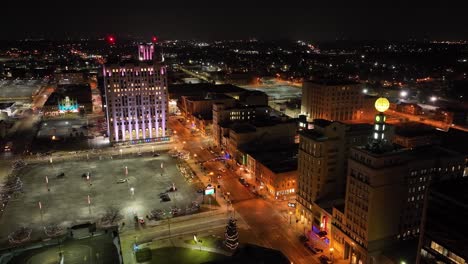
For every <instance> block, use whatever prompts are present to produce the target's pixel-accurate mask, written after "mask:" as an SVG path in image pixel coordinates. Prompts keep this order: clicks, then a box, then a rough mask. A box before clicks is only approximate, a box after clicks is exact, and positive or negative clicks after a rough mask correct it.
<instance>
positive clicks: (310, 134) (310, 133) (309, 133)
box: [299, 129, 328, 141]
mask: <svg viewBox="0 0 468 264" xmlns="http://www.w3.org/2000/svg"><path fill="white" fill-rule="evenodd" d="M299 134H301V135H303V136H304V137H307V138H310V139H313V140H316V141H319V140H323V141H325V140H327V139H328V137H327V136H325V135H323V134H322V133H320V132H317V131H316V130H315V129H306V130H303V131H301V132H299Z"/></svg>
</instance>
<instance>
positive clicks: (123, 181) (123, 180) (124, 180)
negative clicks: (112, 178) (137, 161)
mask: <svg viewBox="0 0 468 264" xmlns="http://www.w3.org/2000/svg"><path fill="white" fill-rule="evenodd" d="M127 181H128V179H127V178H125V179H119V180H118V181H117V183H126V182H127Z"/></svg>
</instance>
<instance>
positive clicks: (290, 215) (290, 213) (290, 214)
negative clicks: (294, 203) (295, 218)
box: [289, 211, 292, 224]
mask: <svg viewBox="0 0 468 264" xmlns="http://www.w3.org/2000/svg"><path fill="white" fill-rule="evenodd" d="M291 217H292V212H291V211H289V224H291Z"/></svg>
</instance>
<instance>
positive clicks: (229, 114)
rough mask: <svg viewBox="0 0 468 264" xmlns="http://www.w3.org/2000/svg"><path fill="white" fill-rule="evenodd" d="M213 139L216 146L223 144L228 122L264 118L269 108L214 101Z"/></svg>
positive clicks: (268, 112)
mask: <svg viewBox="0 0 468 264" xmlns="http://www.w3.org/2000/svg"><path fill="white" fill-rule="evenodd" d="M212 111H213V139H214V143H215V144H216V145H217V146H222V145H225V144H223V138H225V137H227V136H229V129H227V128H228V127H229V126H230V124H233V123H249V122H250V123H252V122H254V121H256V120H262V119H266V118H267V117H268V116H269V114H270V112H271V109H270V108H269V107H268V106H249V105H240V104H238V103H237V102H234V101H231V102H224V103H215V104H214V105H213V110H212Z"/></svg>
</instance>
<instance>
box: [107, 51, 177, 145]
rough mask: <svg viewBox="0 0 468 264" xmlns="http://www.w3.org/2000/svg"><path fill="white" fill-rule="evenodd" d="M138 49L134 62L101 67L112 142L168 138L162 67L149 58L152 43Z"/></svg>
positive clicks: (134, 141) (164, 81)
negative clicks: (142, 48)
mask: <svg viewBox="0 0 468 264" xmlns="http://www.w3.org/2000/svg"><path fill="white" fill-rule="evenodd" d="M151 47H153V48H151ZM140 48H141V47H140V46H139V47H138V51H139V58H138V59H139V60H138V61H132V62H121V63H115V64H106V65H105V66H104V68H103V74H104V86H105V95H106V114H107V123H108V133H109V138H110V141H111V142H113V143H128V144H137V143H144V142H160V141H168V140H169V137H168V133H167V127H166V122H167V112H168V103H167V98H168V93H167V76H166V67H165V66H164V65H162V64H160V63H159V62H155V61H154V60H153V54H154V46H153V45H152V44H151V45H150V47H145V48H144V52H143V53H140ZM140 54H142V55H143V57H140Z"/></svg>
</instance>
